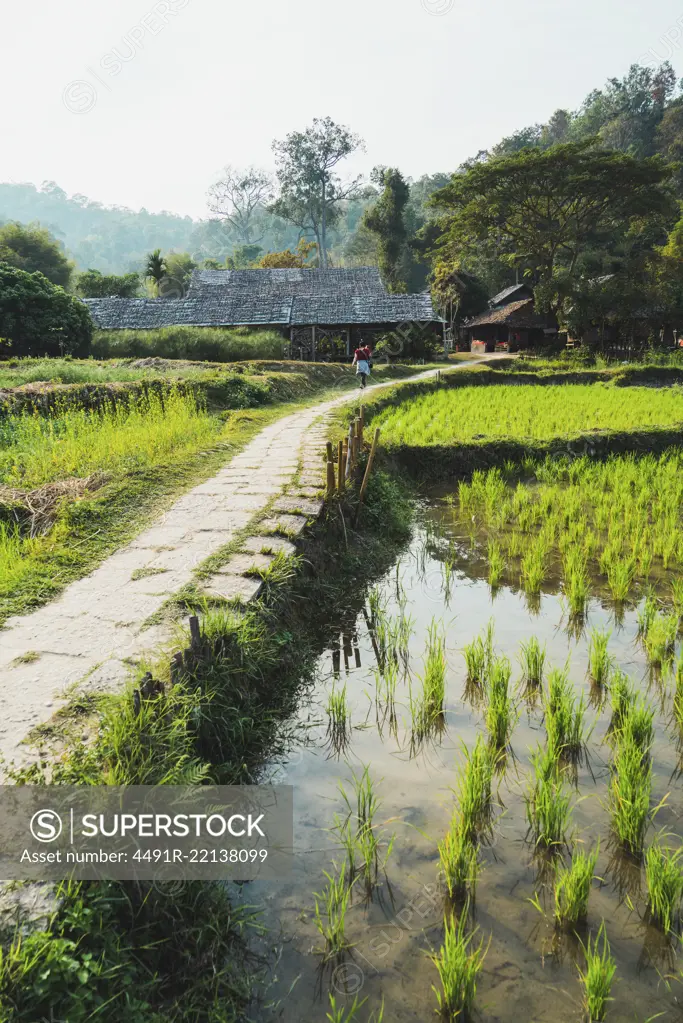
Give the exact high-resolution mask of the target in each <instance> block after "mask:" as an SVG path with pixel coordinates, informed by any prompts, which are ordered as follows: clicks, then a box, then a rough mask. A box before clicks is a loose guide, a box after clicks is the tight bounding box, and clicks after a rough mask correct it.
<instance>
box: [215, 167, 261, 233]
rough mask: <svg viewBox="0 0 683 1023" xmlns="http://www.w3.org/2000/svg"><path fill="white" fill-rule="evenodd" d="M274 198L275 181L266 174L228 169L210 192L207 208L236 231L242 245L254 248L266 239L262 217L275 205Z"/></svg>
mask: <svg viewBox="0 0 683 1023" xmlns="http://www.w3.org/2000/svg"><path fill="white" fill-rule="evenodd" d="M273 194H274V189H273V180H272V178H271V176H270V174H268V172H267V171H263V170H258V169H257V168H256V167H249V168H248V169H247V170H237V169H236V168H234V167H229V166H228V167H226V168H225V170H224V171H223V176H222V178H220V180H219V181H216V182H215V184H213V185H212V186H211V188H210V189H209V195H208V201H207V205H208V207H209V209H210V210H211V212H212V213H217V214H218V215H219V216H220V217H222V218H223V220H225V221H227V222H228V224H230V225H231V226H232V227H233V228H234V230H235V232H236V234H237V237H238V239H239V241H240V242H242V243H243V244H244V245H251V244H252V243H253V242H259V241H261V239H262V237H263V232H262V231H261V232H259V230H258V227H259V224H258V222H259V214H263V212H264V210H265V208H266V207H267V205H268V204H269V203H270V202H272V199H273ZM255 235H256V237H255Z"/></svg>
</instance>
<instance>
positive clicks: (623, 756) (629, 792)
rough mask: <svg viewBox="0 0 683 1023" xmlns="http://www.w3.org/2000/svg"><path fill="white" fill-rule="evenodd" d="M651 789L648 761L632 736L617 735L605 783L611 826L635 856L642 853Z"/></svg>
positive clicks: (650, 773)
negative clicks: (606, 784) (610, 766)
mask: <svg viewBox="0 0 683 1023" xmlns="http://www.w3.org/2000/svg"><path fill="white" fill-rule="evenodd" d="M627 720H628V716H627ZM651 788H652V764H651V763H650V761H649V760H646V759H644V758H643V751H642V749H641V748H640V747H639V746H637V745H636V744H635V742H634V741H633V739H632V738H630V739H628V740H626V739H625V738H624V736H623V734H619V737H618V740H617V744H616V749H615V752H614V758H613V760H612V768H611V774H610V784H609V801H610V813H611V817H612V829H613V831H614V833H615V835H616V836H617V838H618V839H619V841H620V842H621V844H622V845H623V846H624V847H625V848H626V849H627V850H628V851H629V852H630V853H631V854H632V855H633V856H635V857H636V858H639V857H640V855H641V853H642V850H643V842H644V840H645V832H646V831H647V826H648V824H649V820H650V790H651Z"/></svg>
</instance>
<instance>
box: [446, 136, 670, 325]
mask: <svg viewBox="0 0 683 1023" xmlns="http://www.w3.org/2000/svg"><path fill="white" fill-rule="evenodd" d="M597 142H598V140H596V139H587V140H585V141H583V142H580V143H565V144H562V145H557V146H553V147H551V148H550V149H546V150H545V151H543V150H539V149H526V150H523V151H522V152H521V153H519V154H517V155H516V156H511V157H503V158H500V159H497V160H492V161H491V162H489V163H483V164H476V165H475V166H473V167H471V168H470V170H468V171H467V172H466V173H465V174H459V175H454V177H453V179H452V181H451V183H450V184H449V185H448V186H447V187H446V188H444V189H442V190H441V191H439V192H436V193H435V195H434V196H433V197H432V200H431V201H432V202H433V203H434V204H435V205H436V206H437V208H438V209H440V210H441V211H442V214H443V219H442V226H443V229H444V233H443V236H442V239H441V244H440V247H439V254H440V255H441V256H442V257H444V258H446V259H448V258H450V259H451V261H454V262H457V261H458V260H461V259H462V260H466V259H467V258H468V256H471V255H472V254H474V255H476V253H477V251H478V249H479V248H480V246H481V245H482V243H484V244H491V242H492V241H493V243H494V244H495V247H496V249H497V252H498V255H499V257H500V258H501V259H502V260H503V261H504V262H505V263H507V265H508V266H510V267H511V268H512V269H514V270H516V271H517V272H519V273H522V274H524V276H525V277H526V278H527V279H528V280H529V282H530V283H531V284H532V285H533V286H535V288H536V294H537V299H538V300H539V302H540V304H541V306H542V307H545V308H549V309H552V310H553V311H555V312H557V313H559V312H560V311H561V308H562V305H563V302H564V299H565V297H566V296H567V294H569V293H571V291H572V290H573V287H574V282H575V280H576V278H577V276H579V275H580V272H581V270H580V258H581V257H582V255H583V254H584V253H585V252H586V251H588V250H589V249H591V248H593V249H595V248H598V249H599V248H602V249H609V247H610V245H611V244H612V243H613V241H614V238H615V237H619V236H620V234H621V235H623V234H624V233H626V232H627V231H628V230H629V229H630V228H631V227H632V225H635V224H636V223H638V224H640V225H641V230H642V224H643V223H647V225H648V233H649V234H650V235H651V236H652V235H653V233H656V230H659V231H660V232H661V233H664V232H665V230H666V228H667V227H668V226H670V224H671V223H672V222H673V221H674V220H675V218H676V212H677V207H676V203H675V202H674V199H673V196H672V194H671V192H670V189H669V187H668V181H669V178H670V168H669V167H668V166H667V165H666V164H665V163H664V161H663V160H661V158H659V157H653V158H649V159H646V160H638V159H635V158H634V157H631V156H628V155H626V154H625V153H622V152H618V151H614V150H605V149H600V148H597Z"/></svg>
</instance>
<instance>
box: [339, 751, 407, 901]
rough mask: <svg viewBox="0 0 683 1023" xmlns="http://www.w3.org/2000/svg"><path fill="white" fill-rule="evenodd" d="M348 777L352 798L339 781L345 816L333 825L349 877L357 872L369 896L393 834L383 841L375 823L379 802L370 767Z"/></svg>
mask: <svg viewBox="0 0 683 1023" xmlns="http://www.w3.org/2000/svg"><path fill="white" fill-rule="evenodd" d="M351 777H352V786H353V792H354V796H355V798H352V797H350V796H349V794H348V793H347V791H346V789H345V788H344V786H343V785H340V786H339V791H340V793H341V796H342V799H343V800H344V802H345V803H346V806H347V809H348V816H347V818H346V821H345V822H344V824H343V826H339V824H338V825H337V827H338V830H339V833H340V838H341V841H342V845H343V847H344V849H345V851H346V856H347V863H348V865H349V870H348V873H349V877H353V878H355V877H357V876H360V877H361V878H362V879H363V883H364V885H365V892H366V896H367V897H368V898H371V897H372V892H373V889H374V888H375V887H376V885H377V881H378V878H379V875H380V872H381V871H383V870H384V869H385V867H386V864H387V861H388V859H389V857H390V856H391V851H392V849H393V846H394V839H395V835H391V837H390V838H389V840H388V842H385V832H384V829H383V827H382V826H381V825H378V824H376V823H375V816H376V814H377V811H378V810H379V808H380V806H381V803H380V801H379V799H378V797H377V793H376V791H375V786H374V783H373V780H372V777H371V775H370V768H369V767H368V766H366V767H365V768H364V769H363V773H362V774H361V775H360V776H358V775H356V774H352V776H351Z"/></svg>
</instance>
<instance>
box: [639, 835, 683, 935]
mask: <svg viewBox="0 0 683 1023" xmlns="http://www.w3.org/2000/svg"><path fill="white" fill-rule="evenodd" d="M682 856H683V849H677V850H676V851H675V852H674V851H672V850H671V849H666V848H665V847H664V846H663V845H662V843H661V839H660V838H657V839H656V840H655V841H654V842H653V843H652V845H651V846H650V848H649V849H648V850H647V852H646V853H645V882H646V885H647V908H648V913H649V915H650V918H651V919H652V920H653V921H654V922H655V923H656V924H657V925H658V926H659V927H661V928H662V930H663V931H664V932H665V934H669V933H670V932H671V931H672V930H673V928H674V926H675V924H676V923H677V920H678V914H679V911H680V906H681V899H682V898H683V865H682V864H681V857H682Z"/></svg>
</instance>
